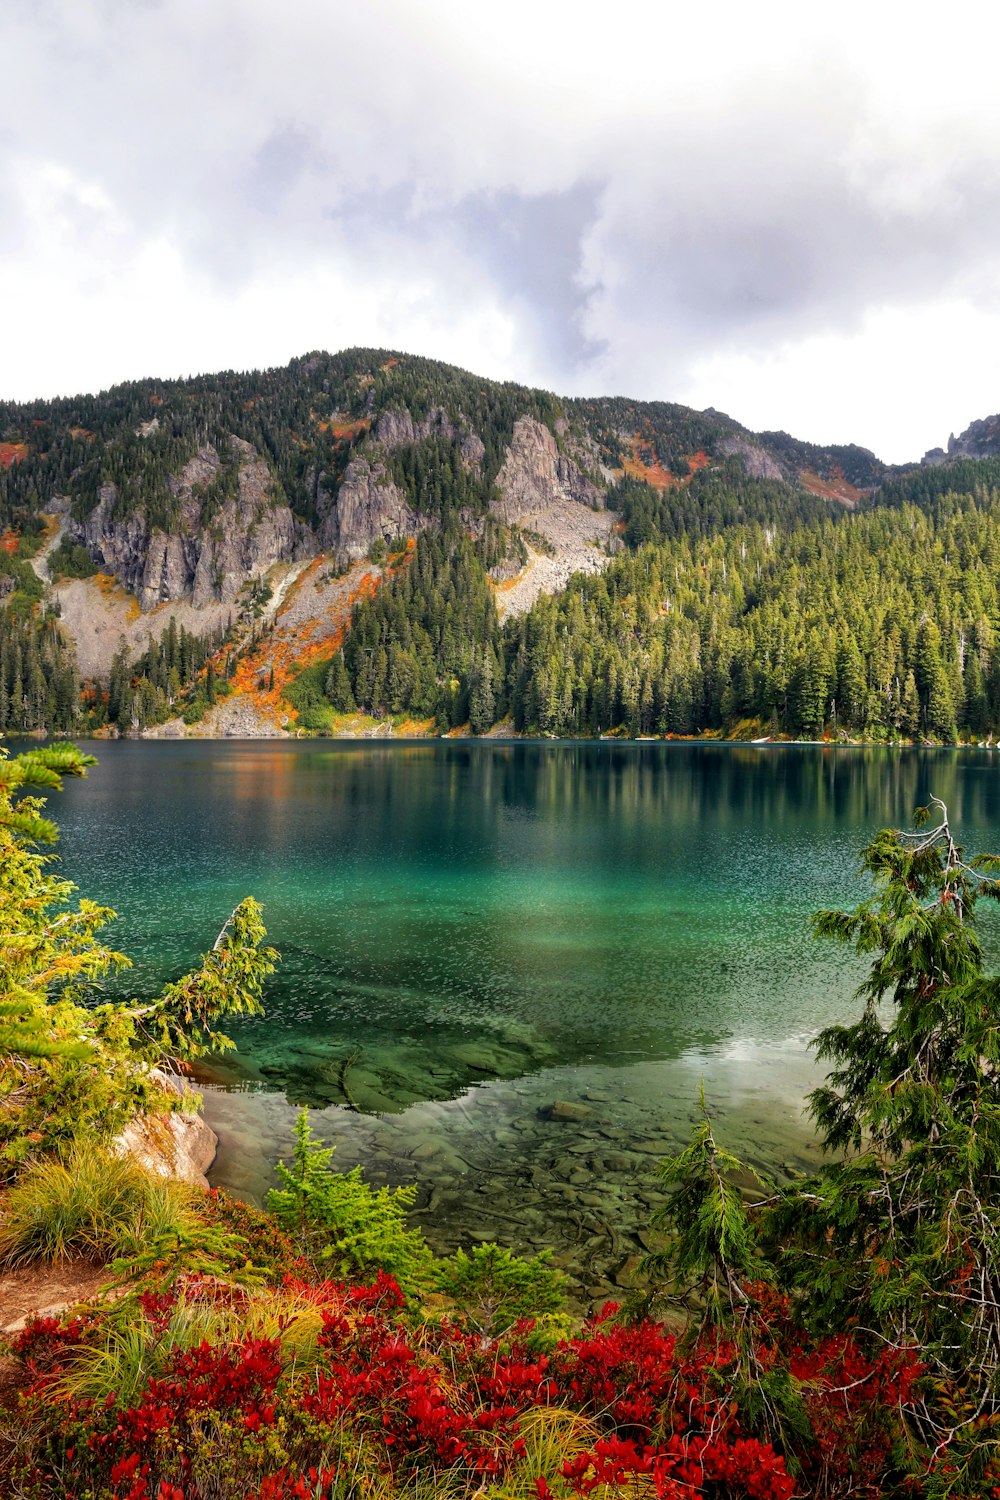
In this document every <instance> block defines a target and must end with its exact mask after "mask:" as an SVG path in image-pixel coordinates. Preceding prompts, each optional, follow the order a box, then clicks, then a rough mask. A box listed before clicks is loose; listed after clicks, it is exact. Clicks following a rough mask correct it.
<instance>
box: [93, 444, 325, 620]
mask: <svg viewBox="0 0 1000 1500" xmlns="http://www.w3.org/2000/svg"><path fill="white" fill-rule="evenodd" d="M231 445H232V452H231V455H230V462H232V463H235V464H236V465H237V480H236V493H235V495H233V496H231V497H230V498H228V499H227V500H226V501H225V502H224V504H222V505H221V506H220V507H219V508H218V509H216V510H214V511H213V512H212V513H211V514H209V515H206V513H205V512H206V503H205V498H204V497H205V491H206V490H207V488H208V487H209V486H210V485H211V483H212V481H213V480H214V479H215V478H216V477H217V475H218V473H219V470H220V469H221V467H222V461H221V459H220V457H219V454H218V453H217V452H216V450H215V449H214V448H211V447H206V448H203V449H201V450H200V452H198V453H197V454H196V455H195V456H194V458H192V459H190V460H189V461H188V463H186V464H185V465H184V468H183V469H182V470H181V471H180V472H179V473H178V474H176V475H171V476H170V478H169V479H168V481H167V483H168V486H169V488H170V491H171V494H172V495H173V497H174V499H175V502H176V506H177V514H178V524H177V526H176V528H175V529H173V530H171V531H169V532H167V531H163V530H161V529H158V528H152V527H150V525H149V522H148V520H147V518H146V517H145V516H144V515H143V514H142V513H141V512H140V511H132V512H131V513H129V514H126V515H124V516H122V515H121V514H117V515H116V512H120V511H121V504H120V497H119V493H118V490H117V489H116V487H115V486H114V485H113V484H106V485H102V487H101V489H100V490H99V491H98V503H97V505H96V506H95V508H94V509H93V510H92V511H91V513H90V515H89V516H87V518H86V519H85V520H84V521H83V522H75V523H72V526H71V529H72V531H73V533H74V534H75V535H76V536H77V537H78V539H79V540H80V541H82V542H83V544H84V546H85V547H86V548H87V550H88V552H89V553H90V555H91V557H92V558H94V560H95V561H96V562H98V563H99V564H100V566H101V567H102V568H103V569H104V570H105V571H106V572H108V573H113V574H114V575H115V576H116V577H117V578H118V579H120V580H121V582H122V583H123V584H124V585H125V587H126V588H127V589H129V590H130V591H131V592H132V593H133V594H135V596H136V598H137V599H138V601H139V607H140V608H141V609H142V610H143V611H144V612H145V611H148V610H151V609H155V608H156V606H157V605H159V604H164V603H167V602H168V601H173V600H179V599H184V598H188V597H190V599H191V602H192V604H193V605H194V606H195V607H196V608H203V607H204V606H206V605H208V604H212V603H217V602H219V601H221V602H223V603H231V602H232V601H233V600H235V599H236V596H237V594H238V593H239V591H240V589H241V588H242V586H243V584H244V583H245V582H246V580H247V578H251V577H261V576H262V575H263V574H264V573H266V572H267V571H268V569H269V568H271V567H272V566H273V565H274V564H275V563H277V562H287V561H290V560H292V559H293V558H298V557H307V556H309V555H310V554H311V553H312V552H313V551H314V550H315V539H314V538H313V536H312V533H311V531H310V530H309V528H308V527H307V526H305V525H304V524H303V523H302V522H301V521H297V520H296V518H295V517H294V516H293V515H292V512H291V510H290V509H289V508H288V506H287V505H277V504H275V503H274V500H273V498H272V494H271V489H272V484H273V479H272V475H271V472H270V470H269V468H268V466H267V464H266V463H264V461H263V459H261V458H260V456H259V455H258V454H257V453H256V451H255V450H254V448H253V447H252V446H251V445H250V444H249V443H246V442H243V441H242V440H241V439H238V438H232V439H231ZM68 529H70V528H68Z"/></svg>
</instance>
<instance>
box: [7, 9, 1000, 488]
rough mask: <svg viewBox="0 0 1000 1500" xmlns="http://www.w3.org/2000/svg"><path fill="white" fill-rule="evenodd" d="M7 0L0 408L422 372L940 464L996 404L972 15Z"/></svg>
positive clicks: (996, 305)
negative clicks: (370, 351) (692, 410)
mask: <svg viewBox="0 0 1000 1500" xmlns="http://www.w3.org/2000/svg"><path fill="white" fill-rule="evenodd" d="M822 11H823V13H822V14H820V7H817V6H808V5H804V4H802V3H801V0H795V3H792V4H784V3H776V0H772V3H768V0H758V3H757V4H754V5H750V4H746V3H745V0H744V3H741V4H731V3H728V0H727V3H716V4H714V5H707V4H703V5H697V6H696V5H694V4H691V3H690V0H685V3H684V4H683V5H679V4H674V3H671V0H659V3H653V0H649V3H641V4H640V3H634V0H615V3H613V4H609V3H607V0H605V3H603V4H601V5H595V4H589V3H586V0H574V3H562V0H533V3H530V4H528V3H522V0H503V3H498V4H493V5H484V4H474V3H470V0H354V3H351V4H347V3H341V0H282V3H278V0H0V57H2V58H3V59H4V69H3V73H4V83H3V89H2V91H0V305H2V318H0V397H8V398H10V397H13V398H18V399H24V398H29V397H33V396H37V395H45V396H49V395H56V394H68V393H72V392H75V391H80V390H96V389H99V388H102V387H104V386H107V385H110V384H113V383H115V382H116V381H120V380H125V379H129V378H132V377H135V376H140V375H161V376H172V375H184V374H190V373H195V372H199V371H205V370H216V369H224V368H234V367H235V368H246V367H251V366H264V365H271V364H282V363H285V362H286V361H287V360H288V359H289V358H291V357H292V356H293V355H296V354H301V353H304V352H306V351H307V350H309V349H316V348H325V349H330V350H334V349H340V348H344V347H346V346H349V345H353V344H362V345H372V346H378V347H386V348H395V349H404V350H408V351H410V352H413V353H420V354H427V355H432V356H435V357H437V358H440V359H446V360H451V361H454V362H455V363H458V364H461V365H464V366H465V367H467V368H469V369H473V370H475V371H477V372H479V373H482V374H485V375H491V376H495V377H498V378H509V379H516V380H520V381H524V382H526V383H529V384H536V385H543V386H546V387H550V388H554V389H556V390H559V391H561V392H563V393H568V394H578V395H583V394H612V393H619V394H628V395H634V396H640V397H647V398H662V399H664V400H673V401H683V402H687V403H689V404H690V405H693V406H696V407H705V406H715V407H717V408H718V409H720V410H724V411H728V412H729V413H730V414H731V415H732V416H734V417H736V418H738V419H739V420H740V421H742V422H744V423H746V424H747V425H748V426H750V427H753V428H758V429H760V428H775V427H782V428H785V429H786V430H788V431H790V432H793V433H795V434H796V436H799V437H803V438H809V439H812V440H814V441H822V442H847V441H854V442H860V443H863V444H865V445H866V446H868V447H871V448H873V449H875V450H876V452H878V453H879V454H880V456H882V457H883V458H886V459H888V460H890V461H902V460H905V459H908V458H913V457H919V455H920V454H921V453H922V452H923V451H924V449H925V448H928V447H931V446H934V445H937V444H940V443H943V442H944V441H945V440H946V439H947V436H948V433H949V431H950V430H955V431H958V430H960V429H961V428H963V427H965V426H966V425H967V424H968V422H969V421H971V420H972V419H973V418H975V417H979V416H985V415H988V414H991V413H993V412H996V411H1000V90H998V88H997V84H996V59H997V44H998V42H1000V14H998V13H997V11H996V8H995V7H993V6H991V5H987V4H984V3H982V0H977V3H974V4H962V3H959V4H952V5H951V6H950V7H949V8H948V9H947V10H946V11H945V10H941V9H936V11H935V17H936V20H935V24H934V26H933V27H932V26H931V25H930V24H928V23H925V22H922V21H920V20H919V19H918V11H917V9H916V8H915V7H912V6H903V5H902V4H888V3H881V4H879V3H877V0H876V3H872V0H869V3H868V4H867V5H864V6H862V5H853V4H851V3H838V4H837V5H835V6H826V7H822Z"/></svg>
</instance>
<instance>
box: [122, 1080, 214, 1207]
mask: <svg viewBox="0 0 1000 1500" xmlns="http://www.w3.org/2000/svg"><path fill="white" fill-rule="evenodd" d="M152 1076H153V1077H154V1078H155V1079H156V1081H157V1083H159V1084H160V1085H161V1086H162V1087H163V1089H164V1090H166V1091H168V1092H173V1093H178V1094H180V1095H182V1096H183V1095H185V1094H188V1093H190V1090H189V1088H188V1085H187V1084H186V1083H185V1082H184V1080H183V1079H177V1078H175V1077H174V1076H173V1075H171V1074H167V1073H164V1072H162V1071H161V1070H160V1069H159V1068H154V1070H153V1073H152ZM112 1149H113V1150H114V1151H115V1152H116V1154H117V1155H118V1156H132V1157H134V1158H135V1160H136V1161H137V1162H138V1163H139V1165H140V1166H143V1167H145V1168H146V1170H147V1171H148V1172H155V1173H156V1174H157V1176H159V1177H176V1178H177V1179H178V1180H179V1181H181V1182H191V1183H194V1184H195V1185H196V1186H198V1187H205V1188H207V1187H208V1177H207V1176H206V1175H205V1174H206V1173H207V1172H208V1169H209V1167H210V1166H211V1165H212V1163H213V1161H214V1160H215V1156H216V1152H217V1151H218V1149H219V1137H218V1136H217V1135H216V1133H215V1131H214V1130H213V1129H212V1127H211V1126H210V1125H208V1124H206V1122H205V1121H204V1119H203V1118H202V1117H201V1115H200V1114H195V1113H192V1112H189V1111H180V1110H175V1111H172V1112H170V1113H169V1114H149V1115H136V1117H135V1118H134V1119H133V1120H130V1121H129V1123H128V1124H127V1125H126V1127H125V1129H124V1130H123V1131H122V1132H121V1134H120V1135H118V1136H116V1137H115V1139H114V1141H113V1142H112Z"/></svg>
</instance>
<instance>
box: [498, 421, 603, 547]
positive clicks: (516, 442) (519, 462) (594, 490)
mask: <svg viewBox="0 0 1000 1500" xmlns="http://www.w3.org/2000/svg"><path fill="white" fill-rule="evenodd" d="M497 490H498V492H499V498H498V499H496V500H495V501H494V502H493V506H492V509H493V511H494V513H495V514H496V515H498V516H499V517H500V519H501V520H502V521H505V522H507V523H508V525H509V524H511V523H512V522H514V521H516V520H517V519H518V517H519V516H523V515H527V514H537V513H538V512H539V511H544V509H545V507H546V506H547V505H549V504H551V503H552V502H554V501H557V500H574V501H577V502H578V503H579V504H581V505H587V506H590V507H599V506H603V503H604V496H603V495H602V493H601V491H600V490H599V489H598V487H597V485H596V484H595V483H594V481H593V480H592V479H589V478H588V477H587V475H586V474H584V473H583V471H582V470H581V469H580V468H579V466H578V465H577V464H576V463H575V462H574V461H573V459H572V458H570V457H569V456H568V455H567V454H564V453H560V452H559V449H558V447H557V446H556V440H555V438H554V437H553V436H552V433H551V432H550V431H549V429H548V428H547V427H546V426H545V425H544V424H543V423H542V422H537V421H535V419H534V417H518V419H517V421H516V422H515V423H514V433H513V436H512V438H511V443H510V447H509V448H508V449H507V455H506V457H505V459H504V461H503V465H502V467H501V469H500V472H499V474H498V475H497Z"/></svg>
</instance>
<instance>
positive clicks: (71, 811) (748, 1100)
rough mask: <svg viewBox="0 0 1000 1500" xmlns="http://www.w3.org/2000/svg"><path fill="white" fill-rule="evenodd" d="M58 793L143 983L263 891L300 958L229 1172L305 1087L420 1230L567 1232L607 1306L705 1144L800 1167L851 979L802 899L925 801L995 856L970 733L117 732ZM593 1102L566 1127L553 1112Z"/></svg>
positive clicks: (205, 942)
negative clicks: (693, 1129)
mask: <svg viewBox="0 0 1000 1500" xmlns="http://www.w3.org/2000/svg"><path fill="white" fill-rule="evenodd" d="M97 753H98V755H99V757H100V764H99V765H98V766H97V767H96V768H95V769H94V770H93V771H91V773H90V775H89V776H88V778H87V780H86V781H83V782H76V783H73V782H70V783H68V784H67V787H66V790H65V792H64V793H63V794H61V795H60V796H59V797H57V798H55V799H54V805H53V809H52V810H53V812H54V814H55V816H56V817H57V820H58V821H59V822H60V824H61V826H62V829H63V839H62V844H61V846H60V854H61V857H62V862H63V869H64V872H65V874H67V875H68V876H69V877H70V878H72V879H73V880H75V881H76V882H77V883H78V885H79V886H80V887H81V889H82V890H83V891H84V892H85V893H86V894H87V895H88V896H91V897H93V898H94V899H97V900H100V901H102V902H106V903H107V904H109V905H111V906H113V907H115V908H116V909H117V910H118V911H119V913H120V918H119V921H118V922H117V923H116V924H115V927H114V928H113V929H112V930H111V933H110V937H111V940H112V941H113V942H114V943H115V944H116V945H117V946H119V947H120V948H122V949H123V950H124V951H125V952H127V953H129V954H130V955H131V956H133V958H135V960H136V967H135V968H134V969H133V970H132V971H131V973H130V975H129V976H128V979H127V983H128V986H129V992H130V993H133V994H137V995H142V994H146V993H149V992H151V991H152V990H154V989H156V988H158V987H159V985H160V984H162V982H163V981H164V980H165V979H167V978H171V977H175V976H176V975H177V974H178V973H180V972H182V971H183V970H184V969H186V968H189V967H191V966H192V965H193V964H194V963H195V962H196V961H197V958H198V955H199V954H200V953H201V952H202V951H203V950H204V949H205V948H207V947H208V946H210V945H211V942H212V941H213V940H214V937H215V934H216V932H217V931H218V928H219V927H220V925H221V923H222V922H223V920H224V919H225V917H226V916H227V914H228V913H229V911H231V909H232V908H233V906H234V905H235V904H236V902H237V901H238V900H239V899H240V898H241V897H242V896H244V895H246V894H253V895H255V896H256V897H257V898H258V899H259V900H260V901H261V902H262V903H263V905H264V908H265V920H266V921H267V925H268V929H269V936H270V939H271V940H272V941H273V942H274V944H275V945H276V946H277V947H278V948H279V949H280V950H281V952H282V955H283V962H282V964H281V968H280V970H279V973H278V974H277V975H276V976H275V979H274V981H273V982H272V984H271V986H270V989H269V993H268V997H267V1017H266V1019H265V1020H263V1021H258V1022H253V1023H243V1024H240V1025H238V1026H237V1025H233V1026H232V1027H231V1028H230V1029H231V1031H232V1033H233V1035H234V1036H235V1037H236V1039H237V1041H238V1044H239V1051H238V1053H237V1054H235V1056H234V1057H233V1058H232V1060H231V1061H227V1062H226V1063H225V1064H224V1065H222V1064H220V1065H219V1067H218V1068H216V1069H213V1071H212V1074H211V1077H212V1079H213V1080H214V1083H215V1087H210V1088H209V1089H208V1091H207V1093H206V1113H207V1114H208V1116H209V1119H210V1120H211V1121H212V1123H213V1124H214V1125H215V1127H216V1129H218V1130H219V1132H220V1136H221V1142H222V1144H221V1149H220V1155H219V1160H218V1162H217V1165H216V1168H215V1178H216V1180H217V1181H219V1182H221V1183H224V1184H226V1185H228V1186H230V1187H232V1188H234V1189H235V1190H237V1191H239V1192H241V1193H244V1194H246V1195H249V1196H259V1195H260V1194H261V1193H262V1192H263V1191H264V1190H265V1188H266V1186H267V1183H268V1180H269V1171H270V1166H269V1164H270V1162H271V1161H273V1159H274V1157H275V1156H276V1155H277V1154H278V1153H279V1152H281V1151H282V1150H285V1149H287V1143H288V1140H289V1136H290V1127H291V1122H292V1120H293V1118H294V1114H295V1111H296V1108H297V1107H298V1106H299V1105H301V1104H303V1103H306V1104H309V1105H310V1107H311V1108H312V1109H313V1110H314V1111H315V1113H314V1125H315V1127H316V1129H317V1130H318V1132H319V1133H320V1134H322V1135H323V1136H324V1137H325V1138H326V1139H328V1140H331V1141H335V1142H336V1144H337V1146H338V1157H337V1160H338V1163H339V1164H341V1165H343V1166H345V1167H346V1166H349V1165H352V1164H353V1163H354V1162H355V1161H361V1162H363V1163H364V1164H365V1165H366V1167H367V1168H368V1169H369V1170H370V1171H371V1172H372V1175H373V1176H374V1177H376V1178H378V1179H379V1180H388V1181H392V1182H400V1181H419V1182H420V1183H421V1195H420V1199H419V1200H418V1207H419V1209H420V1211H421V1213H422V1223H423V1227H424V1228H425V1230H426V1232H427V1233H428V1236H429V1237H430V1238H431V1239H432V1241H434V1242H435V1243H436V1244H438V1245H440V1246H441V1247H446V1246H449V1245H452V1244H455V1243H458V1242H459V1241H460V1240H462V1239H465V1238H467V1237H469V1236H472V1237H477V1236H478V1237H480V1238H496V1239H499V1240H501V1241H506V1242H508V1243H511V1244H514V1245H517V1246H519V1247H521V1248H528V1247H529V1246H531V1245H539V1244H543V1243H545V1244H552V1245H553V1246H554V1247H555V1249H556V1252H557V1256H558V1257H559V1258H561V1259H562V1260H563V1261H564V1262H565V1264H566V1265H567V1266H568V1267H569V1269H570V1270H571V1272H572V1273H573V1274H574V1276H575V1278H576V1280H577V1281H578V1283H579V1289H580V1295H581V1296H586V1295H588V1294H590V1295H593V1296H598V1295H603V1294H604V1292H605V1291H606V1290H607V1286H608V1284H609V1282H610V1281H611V1280H613V1278H614V1275H615V1273H616V1269H617V1267H618V1266H619V1265H620V1264H621V1262H622V1260H623V1258H625V1257H627V1255H628V1254H629V1253H632V1252H634V1251H636V1250H638V1248H639V1243H638V1241H637V1239H636V1235H637V1233H638V1231H639V1230H640V1229H642V1227H643V1225H644V1224H645V1223H646V1221H647V1220H648V1216H649V1212H650V1209H651V1207H653V1206H655V1203H656V1201H657V1195H656V1190H655V1184H654V1183H653V1182H652V1181H651V1175H650V1174H651V1168H652V1166H653V1164H654V1163H655V1160H656V1157H657V1156H658V1155H662V1154H663V1152H665V1151H666V1150H669V1149H673V1148H675V1147H676V1146H677V1145H679V1144H681V1143H682V1142H683V1140H684V1139H685V1138H686V1134H687V1131H688V1128H689V1123H690V1120H691V1118H692V1114H693V1108H692V1107H693V1104H694V1102H695V1100H696V1098H697V1091H698V1085H699V1081H700V1080H701V1079H702V1078H703V1079H704V1082H705V1088H706V1093H707V1096H708V1100H709V1105H710V1108H711V1111H712V1113H713V1116H714V1117H715V1118H716V1119H717V1121H718V1124H719V1128H720V1134H721V1135H722V1136H723V1137H724V1138H725V1139H726V1140H727V1141H729V1142H730V1143H731V1144H732V1145H734V1146H735V1147H736V1148H737V1149H738V1150H740V1151H742V1152H743V1153H744V1154H746V1155H747V1156H749V1157H750V1158H751V1159H752V1160H754V1161H756V1162H758V1163H759V1164H760V1165H762V1166H764V1167H765V1168H770V1169H772V1170H787V1169H789V1168H794V1167H796V1166H801V1165H805V1164H807V1163H808V1161H809V1160H810V1158H811V1155H812V1146H811V1142H810V1140H809V1134H808V1130H807V1128H806V1126H805V1123H804V1121H803V1119H802V1098H803V1095H804V1093H805V1092H806V1091H807V1089H808V1088H809V1087H811V1086H812V1085H813V1084H814V1083H815V1082H816V1081H817V1079H816V1075H815V1074H814V1072H813V1071H812V1064H811V1060H810V1057H809V1054H808V1051H807V1047H806V1041H807V1039H808V1038H809V1037H810V1036H811V1035H813V1034H814V1033H815V1032H816V1031H817V1030H818V1029H819V1028H820V1027H821V1026H823V1025H825V1024H828V1023H829V1022H830V1021H832V1020H835V1019H838V1018H846V1017H848V1016H849V1015H851V1014H852V1013H853V1006H852V999H851V996H852V992H853V989H854V987H855V985H856V983H857V981H858V979H859V978H860V973H861V971H860V969H859V968H858V966H857V963H856V961H854V960H853V959H852V957H851V955H850V954H848V953H846V952H845V951H844V950H841V949H839V948H836V947H833V946H831V945H828V944H819V943H817V942H815V941H813V940H812V938H811V937H810V934H809V915H810V913H811V912H812V911H814V910H815V909H816V908H818V907H821V906H829V905H839V904H853V903H854V902H855V901H856V900H857V899H858V898H859V895H860V892H861V886H860V884H859V882H858V878H857V874H856V871H857V854H858V851H859V849H860V848H861V846H862V844H863V843H864V842H865V841H866V839H867V838H868V837H869V836H870V835H871V833H872V832H873V831H874V830H875V829H877V828H878V827H881V826H884V825H886V824H890V823H893V824H904V825H905V824H906V823H908V821H909V818H910V814H911V813H912V810H913V808H914V806H916V805H917V804H918V803H921V802H925V801H926V800H927V798H928V797H929V796H930V795H931V794H932V793H934V794H936V795H938V796H941V797H943V798H944V799H945V800H946V801H947V802H948V804H949V807H950V810H951V813H952V818H953V821H954V822H955V824H956V825H957V827H958V828H959V830H960V833H961V836H962V838H963V840H964V841H965V843H966V844H967V846H968V847H969V848H970V849H979V848H986V847H1000V760H998V759H997V758H996V757H995V756H994V754H992V753H990V752H983V751H978V752H977V751H954V750H936V751H934V750H928V751H924V750H907V751H897V750H880V749H856V748H850V749H837V750H834V749H830V748H824V747H819V746H802V747H780V748H779V747H774V746H769V747H760V748H756V747H749V746H722V745H677V744H623V745H617V744H611V743H608V742H604V743H600V744H589V743H588V744H570V745H560V744H531V743H528V744H525V743H517V744H508V743H496V742H493V743H489V742H487V743H462V742H458V743H456V742H443V743H442V742H430V743H416V744H398V743H397V744H392V743H388V744H387V743H374V742H361V743H352V744H346V745H344V744H338V745H330V744H329V743H316V742H313V743H311V744H309V745H301V744H292V743H263V744H261V743H252V742H240V743H231V742H224V741H223V742H210V743H189V742H182V743H169V742H145V743H132V742H122V743H108V744H101V745H100V746H99V747H97ZM557 1100H561V1101H565V1102H568V1103H572V1104H578V1105H581V1106H582V1107H583V1108H584V1109H586V1110H587V1111H588V1113H587V1114H586V1115H583V1116H582V1117H581V1118H580V1119H578V1120H575V1121H559V1120H551V1119H549V1118H547V1111H548V1108H549V1106H551V1105H552V1104H553V1103H554V1102H555V1101H557Z"/></svg>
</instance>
